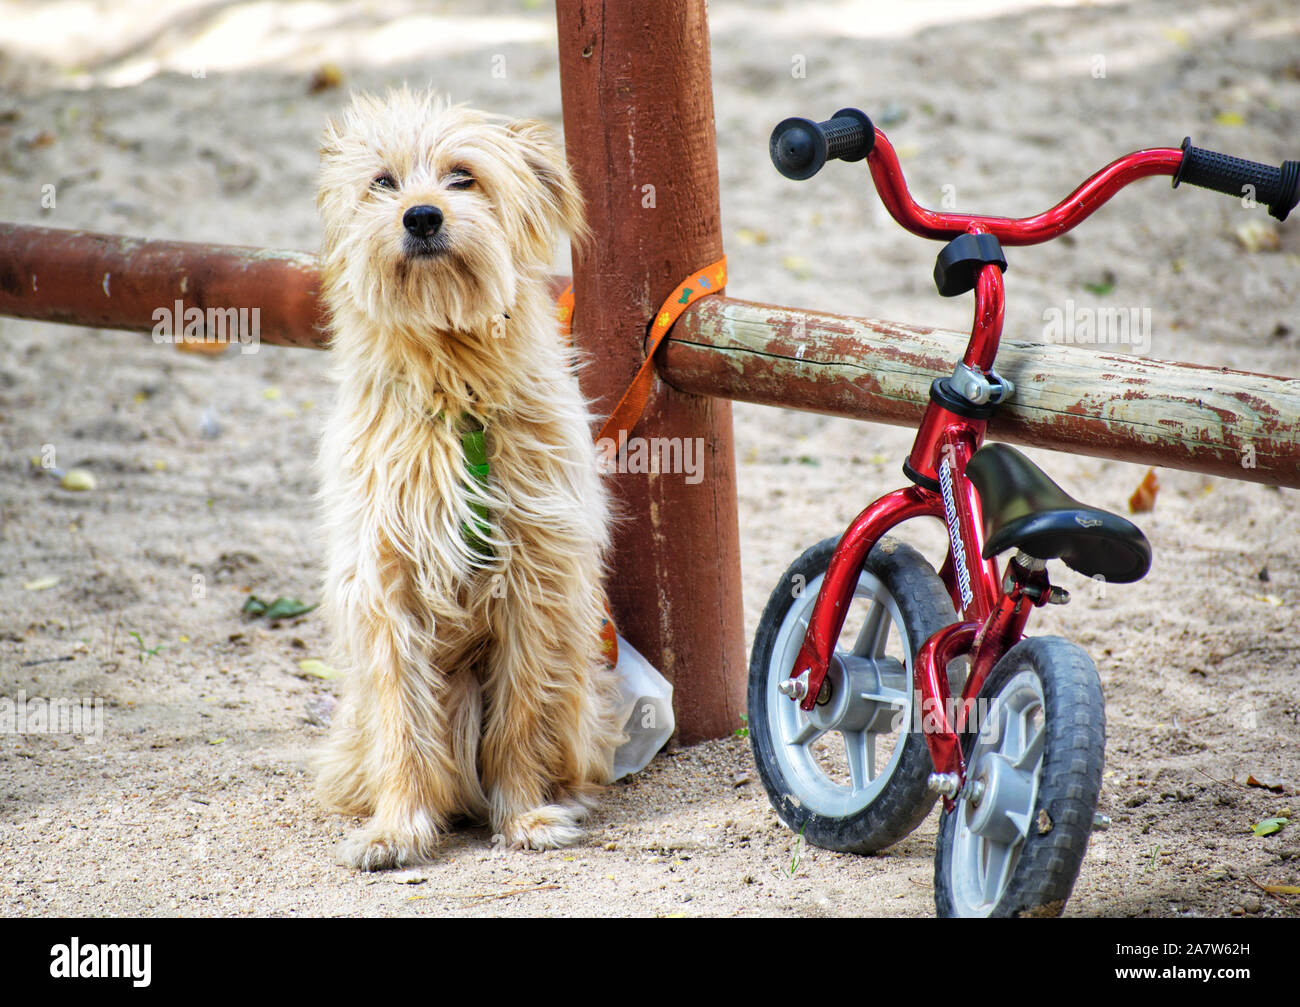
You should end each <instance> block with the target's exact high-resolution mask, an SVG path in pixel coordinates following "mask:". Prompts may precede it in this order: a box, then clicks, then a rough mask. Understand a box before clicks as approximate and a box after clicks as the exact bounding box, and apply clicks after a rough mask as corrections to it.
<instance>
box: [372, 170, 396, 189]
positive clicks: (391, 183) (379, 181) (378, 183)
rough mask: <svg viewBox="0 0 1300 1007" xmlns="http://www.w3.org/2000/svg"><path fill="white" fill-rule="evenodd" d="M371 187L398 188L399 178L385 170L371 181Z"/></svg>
mask: <svg viewBox="0 0 1300 1007" xmlns="http://www.w3.org/2000/svg"><path fill="white" fill-rule="evenodd" d="M370 188H372V189H396V188H397V179H395V178H394V177H393V176H392V175H390V174H388V172H384V173H383V174H382V175H376V176H375V177H374V180H373V181H371V183H370Z"/></svg>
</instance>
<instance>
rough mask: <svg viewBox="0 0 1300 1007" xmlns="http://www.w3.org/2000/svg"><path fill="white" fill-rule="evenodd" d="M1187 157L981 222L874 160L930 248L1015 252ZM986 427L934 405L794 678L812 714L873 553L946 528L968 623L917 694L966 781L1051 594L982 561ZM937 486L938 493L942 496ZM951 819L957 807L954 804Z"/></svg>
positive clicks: (835, 574) (936, 755)
mask: <svg viewBox="0 0 1300 1007" xmlns="http://www.w3.org/2000/svg"><path fill="white" fill-rule="evenodd" d="M1182 159H1183V151H1182V150H1180V149H1178V148H1172V147H1170V148H1155V149H1150V150H1140V151H1136V152H1135V153H1132V154H1128V155H1127V156H1125V157H1121V158H1119V159H1118V160H1116V161H1114V162H1112V163H1111V164H1109V165H1107V166H1106V167H1105V168H1103V169H1102V170H1101V171H1099V172H1097V173H1096V174H1095V175H1093V176H1092V177H1091V178H1089V179H1088V180H1087V181H1086V182H1084V183H1083V184H1082V185H1080V186H1079V187H1078V188H1077V189H1075V190H1074V192H1072V193H1071V194H1070V195H1069V196H1067V197H1066V198H1065V199H1064V200H1062V201H1061V202H1060V203H1059V204H1057V205H1056V206H1054V207H1053V208H1052V209H1050V210H1047V211H1045V212H1043V213H1040V214H1038V215H1037V216H1034V217H1024V218H1021V219H1011V218H1007V217H979V216H972V215H969V214H960V213H936V212H935V211H933V210H927V209H925V208H923V207H921V206H919V205H918V204H917V203H916V202H915V201H914V200H913V199H912V197H911V194H910V193H909V192H908V190H907V183H906V182H905V180H904V178H903V173H902V169H901V168H900V167H899V164H898V156H897V155H896V154H895V153H894V148H893V147H892V146H891V145H890V143H889V141H888V140H887V139H886V138H885V134H884V133H882V132H881V131H880V130H878V129H877V130H876V131H875V143H874V145H873V147H872V149H871V152H870V153H869V154H868V155H867V163H868V166H869V167H870V169H871V177H872V179H873V181H874V182H875V186H876V189H877V191H878V192H879V194H880V198H881V201H882V202H883V203H884V204H885V207H886V209H888V210H889V212H890V214H891V215H892V216H893V217H894V219H895V220H897V221H898V222H899V223H900V224H902V225H903V227H905V228H907V229H908V230H909V231H911V232H912V233H914V234H918V235H920V236H921V237H924V238H938V239H952V238H955V237H957V236H959V235H961V234H962V233H971V234H981V233H984V234H992V235H994V236H995V237H996V238H997V239H998V241H999V242H1000V243H1001V244H1004V245H1032V244H1037V243H1039V242H1044V241H1050V240H1051V239H1052V238H1056V237H1059V236H1060V235H1062V234H1064V233H1065V232H1066V231H1068V230H1070V229H1071V228H1072V227H1075V226H1076V225H1077V224H1079V223H1080V222H1082V221H1083V220H1084V219H1086V218H1087V217H1088V216H1089V215H1090V214H1092V213H1093V212H1095V211H1096V210H1097V209H1098V208H1100V207H1101V206H1102V205H1103V204H1105V203H1106V201H1107V200H1109V199H1110V198H1111V197H1112V196H1114V195H1115V194H1116V193H1117V192H1119V190H1120V189H1122V188H1123V187H1124V186H1126V185H1128V184H1129V183H1131V182H1135V181H1137V180H1138V179H1140V178H1146V177H1148V176H1151V175H1174V174H1176V173H1177V171H1178V168H1179V165H1180V164H1181V163H1182ZM1005 307H1006V304H1005V298H1004V288H1003V283H1002V272H1001V269H1000V268H999V267H998V266H997V265H995V264H986V265H984V266H983V267H982V268H981V270H980V273H979V276H978V279H977V282H976V285H975V321H974V325H973V326H972V329H971V338H970V342H969V343H968V344H967V346H966V353H965V355H964V356H963V358H962V363H963V364H965V365H966V366H967V367H969V368H972V369H978V370H979V371H981V372H984V373H987V372H989V371H990V370H991V369H992V367H993V362H994V358H995V357H996V356H997V351H998V344H999V342H1000V340H1001V338H1002V321H1003V315H1004V313H1005ZM986 425H987V421H986V420H981V419H971V418H969V417H966V416H960V415H958V414H957V413H955V412H952V411H951V410H949V409H946V408H945V407H944V406H942V405H941V404H939V403H938V402H935V401H931V403H930V405H929V406H928V408H927V409H926V411H925V415H924V416H923V417H922V419H921V425H920V427H919V429H918V430H917V435H916V440H915V442H914V443H913V445H912V450H911V452H910V453H909V455H908V468H909V469H910V470H911V471H912V472H913V473H915V475H916V476H917V477H918V478H917V480H916V481H917V485H914V486H909V487H907V488H906V489H900V490H895V491H894V492H892V493H888V494H886V495H885V496H883V497H881V498H880V499H879V500H877V501H875V502H874V503H873V504H871V505H870V506H869V507H867V509H866V510H864V511H863V512H862V513H861V514H859V515H858V516H857V517H856V518H855V519H854V521H853V523H852V524H851V525H849V527H848V530H847V531H845V533H844V535H843V536H842V537H841V539H840V542H839V545H838V546H837V547H836V549H835V552H834V554H833V555H832V557H831V560H830V565H829V567H828V568H827V571H826V575H825V578H824V579H823V582H822V586H821V590H820V591H819V592H818V595H817V601H816V603H815V605H814V607H813V612H812V616H811V619H810V621H809V624H808V630H807V632H806V634H805V636H804V641H803V646H802V647H801V648H800V650H799V655H798V657H797V658H796V659H795V664H794V667H793V668H792V669H791V672H790V677H791V678H799V677H800V676H803V675H807V676H808V677H807V680H806V687H805V688H803V689H801V690H800V694H801V695H802V697H803V698H802V700H801V701H800V705H801V706H802V708H803V709H805V710H811V709H812V708H813V706H814V704H815V703H816V702H817V699H818V696H819V695H820V694H821V689H822V684H823V682H824V680H825V678H826V672H827V669H828V667H829V665H830V661H831V657H832V655H833V653H834V650H835V643H836V641H837V640H838V639H839V636H840V631H841V630H842V629H843V628H844V619H845V616H846V614H847V612H848V606H849V604H850V602H851V601H852V599H853V595H854V589H855V587H856V586H857V583H858V578H859V577H860V575H861V572H862V567H863V564H864V563H865V561H866V558H867V554H868V553H869V552H870V551H871V549H872V548H873V547H874V546H875V544H876V543H877V542H878V541H879V540H880V537H881V536H882V535H883V534H885V532H887V531H889V530H890V529H891V528H893V527H894V526H895V525H898V524H901V523H902V522H904V521H910V520H912V519H913V518H918V517H933V518H938V519H939V520H940V521H942V522H944V524H945V525H946V526H947V528H948V532H949V535H948V538H949V549H948V555H947V558H946V559H945V561H944V563H943V566H942V568H941V569H940V571H939V573H940V576H941V577H942V578H943V581H944V584H945V586H946V587H947V589H948V593H949V595H950V596H951V597H952V601H953V606H954V608H955V609H956V611H957V613H958V621H957V622H955V623H953V624H952V625H950V626H947V627H946V628H944V629H941V630H939V631H938V632H937V633H935V634H934V636H932V637H931V638H930V639H929V640H927V641H926V642H925V643H924V644H923V645H922V646H921V648H920V650H919V651H918V653H917V655H916V658H915V660H914V661H913V668H912V675H913V688H914V690H915V691H916V693H917V694H919V696H920V700H921V702H922V703H923V704H924V705H923V707H922V709H924V710H925V711H926V717H925V725H926V727H925V738H926V743H927V745H928V746H929V749H930V755H931V757H932V759H933V761H934V766H935V770H936V771H937V772H940V773H951V774H955V775H956V777H957V781H958V784H959V785H960V784H962V783H964V782H965V777H966V763H965V758H964V756H963V753H962V745H961V734H962V732H963V731H964V730H965V728H966V719H967V714H968V712H969V711H970V710H971V709H973V707H974V701H975V697H976V696H977V695H978V693H979V691H980V688H981V687H982V686H983V685H984V682H985V680H986V679H987V678H988V675H989V673H990V672H991V671H992V670H993V666H994V665H995V664H996V663H997V662H998V660H999V659H1000V658H1001V657H1002V655H1003V654H1005V653H1006V652H1007V650H1009V649H1010V648H1011V647H1012V646H1013V645H1014V644H1015V643H1017V642H1018V641H1019V640H1020V639H1021V638H1022V636H1023V633H1024V627H1025V624H1026V622H1027V621H1028V618H1029V613H1030V610H1031V609H1032V608H1033V607H1034V606H1036V605H1042V604H1045V603H1046V601H1047V598H1048V590H1047V588H1048V587H1049V585H1048V584H1047V575H1046V572H1045V571H1043V570H1035V571H1029V572H1027V573H1026V572H1024V571H1017V576H1014V577H1013V576H1011V575H1010V573H1009V574H1008V576H1007V578H1006V579H1005V580H1003V579H1002V578H1001V577H1000V576H999V573H998V565H997V562H996V560H993V559H988V560H985V559H983V558H982V557H981V554H982V553H983V550H984V532H983V528H984V523H983V516H982V513H981V510H980V500H979V495H978V493H976V491H975V488H974V486H973V485H972V483H971V482H970V481H969V480H968V479H967V478H966V463H967V462H968V461H969V460H970V458H971V456H972V455H973V454H974V453H975V452H976V451H978V450H979V448H980V446H981V445H982V444H983V443H984V431H985V427H986ZM936 485H937V486H938V487H939V488H938V490H936V489H934V488H933V487H934V486H936ZM960 657H967V658H969V659H970V672H969V674H968V675H967V678H966V684H965V686H964V688H963V689H962V696H961V702H960V704H958V705H957V707H956V708H955V712H956V723H951V722H950V721H949V717H948V711H949V710H952V709H954V708H953V707H952V706H950V705H949V704H950V696H949V687H948V674H947V668H948V664H949V663H950V662H951V661H953V660H955V659H957V658H960ZM944 800H945V804H946V806H947V807H948V808H949V810H951V808H952V806H953V799H952V797H950V796H945V798H944Z"/></svg>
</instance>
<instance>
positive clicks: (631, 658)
mask: <svg viewBox="0 0 1300 1007" xmlns="http://www.w3.org/2000/svg"><path fill="white" fill-rule="evenodd" d="M614 671H615V672H616V673H617V675H618V686H619V691H620V693H621V694H622V700H623V702H622V706H621V707H620V710H621V713H622V717H623V724H624V726H623V730H624V732H625V733H626V734H627V736H628V740H627V742H626V743H624V744H623V745H622V746H621V747H620V748H619V749H618V750H617V751H616V752H615V753H614V779H615V780H617V779H620V778H621V777H624V776H627V775H628V774H630V773H636V772H639V771H640V770H642V769H644V768H645V767H646V766H647V765H648V764H649V762H650V760H651V759H653V758H654V756H655V753H656V752H658V751H659V749H661V748H663V746H664V742H666V741H667V740H668V739H669V737H671V736H672V733H673V729H674V728H675V727H676V726H677V723H676V721H675V720H674V719H673V687H672V685H670V684H669V682H668V680H667V679H666V678H664V677H663V675H661V674H659V672H658V671H657V670H656V669H655V667H654V665H652V664H651V663H650V662H649V661H647V660H646V659H645V658H644V657H642V656H641V655H640V654H639V653H637V651H636V649H635V648H634V647H633V646H632V645H631V644H630V643H628V642H627V641H626V640H624V639H623V638H622V637H621V636H620V637H619V638H618V664H617V665H615V667H614Z"/></svg>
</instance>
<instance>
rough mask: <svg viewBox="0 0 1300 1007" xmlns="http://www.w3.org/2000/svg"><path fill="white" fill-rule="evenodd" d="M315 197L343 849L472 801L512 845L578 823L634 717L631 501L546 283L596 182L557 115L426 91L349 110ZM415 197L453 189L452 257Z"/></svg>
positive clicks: (412, 851)
mask: <svg viewBox="0 0 1300 1007" xmlns="http://www.w3.org/2000/svg"><path fill="white" fill-rule="evenodd" d="M464 173H468V174H469V175H471V176H472V178H473V182H472V184H471V186H470V187H468V188H455V187H453V184H456V183H459V184H463V183H464V179H465V174H464ZM385 175H386V176H388V178H387V179H386V181H385V182H384V183H381V184H379V185H377V184H375V179H377V178H379V177H381V176H385ZM389 182H391V183H392V184H391V185H389V184H388V183H389ZM318 205H319V207H320V212H321V216H322V219H323V222H324V232H325V237H324V248H323V252H322V273H323V278H324V294H325V298H326V302H327V304H328V307H329V311H330V317H331V322H332V343H331V348H332V352H333V357H334V367H333V371H334V376H335V378H336V380H337V384H338V391H337V400H336V402H335V405H334V409H333V414H332V416H331V417H330V419H329V421H328V425H327V427H326V429H325V433H324V437H323V441H322V447H321V454H320V461H321V467H322V490H321V495H322V500H323V504H324V510H325V527H326V535H327V540H328V548H327V559H326V564H325V566H326V570H325V588H324V599H325V611H326V613H327V618H328V620H329V622H330V625H331V628H332V631H333V636H334V647H335V650H334V654H333V660H334V661H335V662H336V663H337V664H338V665H339V666H340V667H341V668H343V669H344V670H345V672H346V678H345V683H344V696H343V700H342V703H341V705H340V709H339V713H338V715H337V716H336V718H335V724H334V726H333V728H332V734H331V738H330V745H329V748H328V751H327V752H326V754H325V755H324V757H323V758H322V762H321V766H320V777H319V792H320V794H321V796H322V798H323V800H324V801H325V802H326V804H327V805H329V806H330V807H332V808H334V809H337V810H339V811H342V812H345V813H348V814H352V815H360V816H372V817H371V820H370V821H369V822H368V823H367V824H366V825H365V826H364V827H363V828H361V829H359V830H358V831H356V832H355V833H353V834H352V835H351V836H350V837H349V838H348V840H346V841H345V843H344V844H343V847H342V855H343V859H344V860H345V861H346V862H347V863H350V864H352V865H354V866H356V867H360V868H363V869H366V870H377V869H383V868H389V867H398V866H402V865H405V864H410V863H417V862H419V861H421V860H425V859H428V858H429V857H431V856H432V855H433V854H434V852H435V848H436V843H437V838H438V835H439V833H440V832H442V831H443V830H445V829H447V828H448V827H449V825H450V824H451V822H452V821H453V820H455V819H457V818H461V817H465V818H469V819H472V820H478V821H482V820H486V821H487V822H488V823H489V824H490V826H491V828H492V830H493V832H494V833H497V834H500V835H501V836H503V837H504V839H505V842H506V843H508V844H510V845H512V846H515V847H524V848H534V849H544V848H550V847H555V846H560V845H564V844H568V843H571V842H573V841H575V840H576V839H577V838H578V837H579V836H580V834H581V833H580V830H579V828H578V823H579V821H580V820H581V818H582V816H583V814H584V812H585V811H586V810H587V808H588V807H589V806H590V805H591V802H592V798H593V796H594V795H595V793H596V792H597V790H598V787H599V785H600V784H602V783H604V782H606V781H607V780H608V778H609V776H610V767H611V761H612V756H613V751H614V748H615V747H616V745H617V744H618V741H619V737H620V736H619V725H617V724H616V723H615V722H614V719H613V718H614V710H615V708H616V704H617V699H616V696H617V691H616V685H615V682H614V679H613V675H612V673H611V672H610V670H609V669H608V667H607V666H606V665H605V663H604V662H603V659H602V657H601V654H600V649H599V632H600V626H601V620H602V617H603V614H604V612H603V597H604V595H603V591H602V586H601V582H602V576H603V573H604V568H603V554H604V552H605V549H606V548H607V545H608V531H607V525H608V506H607V501H606V497H605V494H604V490H603V487H602V486H601V483H600V480H599V476H598V474H597V470H596V465H595V455H594V451H593V448H592V445H591V440H590V433H589V424H590V415H589V411H588V407H587V404H586V402H585V400H584V399H583V397H582V395H581V393H580V391H579V389H578V383H577V379H576V377H575V375H574V371H573V365H572V358H571V353H570V350H569V348H568V347H567V346H566V345H565V343H564V341H563V340H562V339H561V337H560V336H559V334H558V332H557V329H556V324H555V315H554V306H553V303H552V302H551V300H550V298H549V295H548V285H547V280H548V272H549V266H550V263H551V257H552V253H553V243H554V240H555V237H556V234H557V232H558V231H561V230H566V231H568V232H569V233H570V234H573V235H575V236H577V237H579V238H581V236H582V235H583V233H584V224H583V217H582V203H581V198H580V196H579V193H578V190H577V188H576V186H575V184H574V182H573V180H572V178H571V176H570V174H569V170H568V167H567V165H566V163H565V161H564V158H563V155H562V154H561V153H560V151H559V149H558V148H557V146H556V145H555V143H554V141H553V139H552V137H551V134H550V132H549V130H547V128H546V127H545V126H543V125H542V124H541V123H537V122H532V121H516V122H509V121H506V120H503V119H499V118H495V117H491V116H487V115H484V114H481V113H477V112H473V111H469V110H466V109H464V108H461V107H457V106H451V105H449V104H448V103H447V102H446V101H445V100H442V99H440V98H438V97H436V96H434V95H431V94H424V93H412V92H410V91H406V90H403V91H398V92H392V93H390V94H388V95H387V96H386V97H385V98H383V99H380V98H375V97H371V96H364V95H363V96H358V97H357V98H355V99H354V101H353V103H352V104H351V106H350V107H349V108H348V109H347V110H346V112H345V113H344V115H343V117H342V119H341V121H340V122H338V123H331V124H330V125H329V127H328V128H327V129H326V132H325V136H324V140H323V144H322V148H321V176H320V189H319V196H318ZM417 205H432V206H436V207H438V208H439V209H440V210H441V211H442V213H443V224H442V228H441V230H440V231H439V233H438V235H437V243H438V247H439V251H437V252H436V253H435V254H433V255H431V256H426V257H419V256H418V255H412V254H411V252H412V249H411V239H410V237H409V235H408V234H407V233H406V232H405V231H404V228H403V214H404V213H405V211H406V210H407V209H409V208H410V207H412V206H417ZM417 244H418V243H417ZM470 420H474V421H477V423H480V424H481V425H482V427H483V428H484V430H485V435H486V440H487V447H488V456H489V460H490V468H491V475H490V479H489V482H488V485H487V486H486V487H483V486H482V485H481V484H480V483H478V482H476V481H475V479H474V478H473V477H472V476H471V475H470V474H469V472H468V469H467V466H466V461H465V456H464V449H463V446H462V443H461V432H462V424H464V423H466V422H467V421H470ZM475 505H479V506H484V505H485V506H486V508H487V512H488V515H489V519H488V525H489V527H488V528H484V527H483V526H482V524H481V522H478V520H477V518H476V515H475V510H474V507H475ZM466 528H478V529H480V530H481V533H482V539H483V540H484V541H485V542H486V543H487V546H488V548H487V549H484V548H482V546H481V545H479V546H477V547H476V545H475V544H474V541H473V536H471V535H467V534H466Z"/></svg>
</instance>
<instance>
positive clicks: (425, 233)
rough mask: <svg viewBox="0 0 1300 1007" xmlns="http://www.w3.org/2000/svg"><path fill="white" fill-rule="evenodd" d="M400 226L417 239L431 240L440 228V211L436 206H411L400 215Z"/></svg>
mask: <svg viewBox="0 0 1300 1007" xmlns="http://www.w3.org/2000/svg"><path fill="white" fill-rule="evenodd" d="M402 226H403V227H405V228H406V229H407V230H408V231H409V232H411V234H413V235H415V237H417V238H432V237H433V236H434V235H435V234H437V233H438V228H440V227H442V211H441V210H439V209H438V208H437V207H436V206H413V207H411V208H410V209H409V210H407V211H406V212H405V213H404V214H402Z"/></svg>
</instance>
